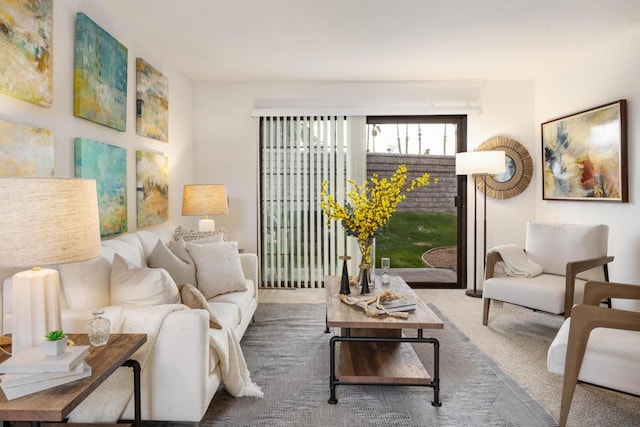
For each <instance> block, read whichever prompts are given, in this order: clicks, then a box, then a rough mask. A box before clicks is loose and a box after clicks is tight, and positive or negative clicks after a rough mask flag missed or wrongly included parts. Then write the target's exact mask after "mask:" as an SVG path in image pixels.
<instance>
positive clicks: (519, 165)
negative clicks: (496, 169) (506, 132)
mask: <svg viewBox="0 0 640 427" xmlns="http://www.w3.org/2000/svg"><path fill="white" fill-rule="evenodd" d="M492 150H497V151H504V152H505V155H506V160H505V161H506V170H505V172H504V173H502V174H498V175H487V196H490V197H494V198H496V199H509V198H511V197H514V196H517V195H518V194H520V193H522V192H523V191H524V190H525V189H526V188H527V187H528V186H529V183H530V182H531V176H532V175H533V161H532V160H531V156H530V155H529V152H528V151H527V149H526V148H524V147H523V146H522V144H520V143H519V142H518V141H516V140H515V139H511V138H507V137H504V136H500V137H495V138H491V139H489V140H487V141H485V142H483V143H482V144H480V146H479V147H478V148H477V151H492ZM476 187H477V188H478V189H479V190H480V191H484V182H483V179H482V176H476Z"/></svg>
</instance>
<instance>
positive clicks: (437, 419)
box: [144, 304, 556, 427]
mask: <svg viewBox="0 0 640 427" xmlns="http://www.w3.org/2000/svg"><path fill="white" fill-rule="evenodd" d="M432 309H433V307H432ZM434 311H435V312H436V313H437V314H438V315H440V313H438V312H437V310H435V309H434ZM440 317H441V318H442V320H443V321H444V322H445V327H444V329H443V330H434V331H430V330H425V336H431V337H435V338H437V339H438V340H439V341H440V376H441V390H440V393H441V400H442V407H439V408H436V407H433V406H432V405H431V400H432V399H433V390H432V389H431V388H428V387H413V386H404V387H389V386H355V385H342V386H338V388H337V398H338V404H336V405H330V404H328V403H327V399H328V398H329V338H330V337H331V334H325V333H324V329H325V328H324V318H325V307H324V305H323V304H260V305H259V307H258V310H257V312H256V315H255V320H256V321H255V323H254V324H252V325H251V326H250V327H249V329H248V330H247V332H246V334H245V336H244V338H243V339H242V348H243V351H244V355H245V358H246V361H247V365H248V366H249V370H250V371H251V376H252V378H253V380H254V381H255V382H256V383H257V384H258V385H260V387H261V388H262V390H263V391H264V394H265V397H264V398H263V399H254V398H246V397H245V398H234V397H232V396H230V395H229V394H228V393H226V391H224V390H219V391H218V392H217V393H216V395H215V396H214V398H213V401H212V402H211V405H210V406H209V409H208V411H207V413H206V415H205V417H204V418H203V420H202V421H201V422H200V423H195V424H194V423H170V425H173V426H180V425H184V426H193V425H199V426H332V427H333V426H336V427H337V426H385V427H386V426H421V427H426V426H474V427H475V426H527V427H534V426H554V425H556V423H555V422H554V420H553V418H552V417H551V416H550V415H549V414H548V413H547V412H546V411H545V410H544V409H543V408H542V407H541V406H540V405H539V404H538V403H537V402H536V401H534V400H533V399H532V398H531V397H530V396H529V395H528V394H527V393H526V392H525V391H524V390H523V389H522V388H521V387H520V386H519V385H518V384H517V383H516V382H515V381H514V380H513V379H512V378H511V377H509V376H508V375H506V374H504V373H503V372H502V371H501V370H500V369H499V368H498V366H496V364H495V363H494V362H493V361H492V360H491V359H490V358H488V357H487V356H485V355H484V354H483V353H482V352H480V351H479V350H478V348H477V347H476V346H474V345H473V344H472V343H470V342H469V340H468V339H467V337H465V336H464V335H463V334H462V333H461V332H460V331H459V330H458V329H457V328H456V327H455V326H453V325H452V324H451V323H450V322H449V321H448V320H447V319H445V318H444V317H442V316H441V315H440ZM403 345H406V344H403ZM415 347H416V351H417V352H418V355H419V357H420V358H421V359H422V360H423V361H424V362H425V363H426V366H427V367H431V366H433V364H432V357H433V354H432V347H431V346H429V345H416V346H415ZM168 424H169V423H149V422H146V423H144V425H145V426H153V425H165V426H166V425H168Z"/></svg>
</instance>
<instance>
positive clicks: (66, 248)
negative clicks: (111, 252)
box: [0, 178, 101, 267]
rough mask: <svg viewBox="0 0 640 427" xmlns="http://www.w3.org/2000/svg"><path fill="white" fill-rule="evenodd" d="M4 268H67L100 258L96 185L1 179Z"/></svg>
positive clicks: (0, 226)
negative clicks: (75, 263) (48, 266)
mask: <svg viewBox="0 0 640 427" xmlns="http://www.w3.org/2000/svg"><path fill="white" fill-rule="evenodd" d="M0 201H1V202H0V235H1V236H2V240H3V241H4V242H5V244H4V245H1V246H0V267H33V266H39V265H51V264H64V263H68V262H78V261H84V260H87V259H91V258H95V257H97V256H98V255H100V251H101V247H100V226H99V220H98V196H97V191H96V182H95V180H89V179H64V178H0Z"/></svg>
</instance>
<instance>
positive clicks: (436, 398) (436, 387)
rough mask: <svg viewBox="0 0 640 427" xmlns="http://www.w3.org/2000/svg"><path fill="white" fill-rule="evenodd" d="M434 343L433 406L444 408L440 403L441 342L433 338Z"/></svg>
mask: <svg viewBox="0 0 640 427" xmlns="http://www.w3.org/2000/svg"><path fill="white" fill-rule="evenodd" d="M432 340H433V341H432V343H433V381H431V382H432V383H433V401H432V402H431V405H433V406H442V402H441V401H440V341H438V340H437V339H435V338H432Z"/></svg>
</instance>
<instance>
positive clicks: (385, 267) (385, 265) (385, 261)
mask: <svg viewBox="0 0 640 427" xmlns="http://www.w3.org/2000/svg"><path fill="white" fill-rule="evenodd" d="M380 264H381V266H382V280H381V282H382V284H383V285H388V284H389V282H390V281H391V277H390V276H389V268H390V267H391V260H390V259H389V258H381V259H380Z"/></svg>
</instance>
